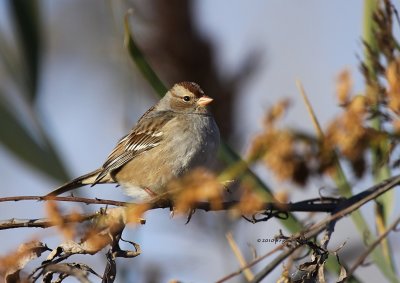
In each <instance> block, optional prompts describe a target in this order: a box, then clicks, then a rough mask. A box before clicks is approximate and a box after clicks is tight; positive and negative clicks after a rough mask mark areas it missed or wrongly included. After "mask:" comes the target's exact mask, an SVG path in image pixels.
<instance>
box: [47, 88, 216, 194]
mask: <svg viewBox="0 0 400 283" xmlns="http://www.w3.org/2000/svg"><path fill="white" fill-rule="evenodd" d="M211 101H213V99H212V98H210V97H209V96H206V95H205V94H204V92H203V90H202V89H201V88H200V86H199V85H197V84H196V83H193V82H181V83H177V84H175V85H174V86H173V87H172V88H171V89H170V90H169V91H168V92H167V93H166V94H165V96H164V97H163V98H162V99H161V100H160V101H159V102H158V103H157V104H156V105H154V106H153V107H151V108H150V109H149V110H147V111H146V112H145V113H144V114H143V116H142V117H141V118H140V119H139V120H138V122H137V124H136V125H135V126H134V127H133V128H132V130H131V131H130V132H129V133H128V134H127V135H126V136H125V137H123V138H122V139H121V140H120V141H119V142H118V143H117V145H116V146H115V148H114V150H113V151H111V153H110V154H109V155H108V157H107V159H106V161H105V162H104V164H103V165H102V166H101V167H100V168H98V169H96V170H94V171H93V172H90V173H88V174H85V175H83V176H80V177H78V178H76V179H74V180H72V181H70V182H68V183H66V184H64V185H62V186H60V187H58V188H57V189H55V190H54V191H52V192H51V193H49V194H47V195H46V196H44V198H49V197H52V196H57V195H60V194H62V193H65V192H68V191H71V190H74V189H76V188H79V187H82V186H85V185H90V186H94V185H96V184H105V183H116V184H118V185H120V186H121V187H122V188H123V189H124V192H125V194H126V195H128V196H130V197H132V198H133V200H134V201H137V202H147V201H149V200H151V199H152V198H154V197H156V196H158V195H160V194H162V193H164V192H165V191H166V186H167V184H168V182H169V181H171V180H172V179H175V178H179V177H180V176H182V175H184V174H185V173H187V172H188V171H190V170H192V169H193V168H196V167H208V168H209V167H210V166H211V165H212V163H214V161H215V157H216V153H217V150H218V147H219V142H220V134H219V129H218V126H217V124H216V123H215V120H214V118H213V116H212V114H211V113H210V111H209V110H208V109H207V105H208V104H209V103H210V102H211Z"/></svg>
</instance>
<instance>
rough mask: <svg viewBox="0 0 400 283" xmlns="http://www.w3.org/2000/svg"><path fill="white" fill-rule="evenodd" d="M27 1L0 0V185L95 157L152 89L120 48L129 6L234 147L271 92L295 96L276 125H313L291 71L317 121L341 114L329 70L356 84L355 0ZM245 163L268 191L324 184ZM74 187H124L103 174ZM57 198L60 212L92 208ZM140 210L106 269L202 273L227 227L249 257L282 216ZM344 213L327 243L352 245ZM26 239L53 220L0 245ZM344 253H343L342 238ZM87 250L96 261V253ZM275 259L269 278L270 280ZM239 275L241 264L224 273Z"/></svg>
mask: <svg viewBox="0 0 400 283" xmlns="http://www.w3.org/2000/svg"><path fill="white" fill-rule="evenodd" d="M28 3H29V4H27V1H26V2H25V1H19V0H10V1H1V2H0V51H1V59H0V60H1V61H0V141H1V143H0V157H1V158H0V176H1V180H2V185H1V187H0V192H1V196H16V195H43V194H46V193H48V192H49V191H51V190H52V189H53V188H55V187H57V186H58V185H60V184H61V183H63V182H64V181H66V180H68V179H70V178H72V177H76V176H79V175H81V174H83V173H87V172H88V171H90V170H93V169H95V168H97V167H98V166H100V165H101V164H102V163H103V162H104V160H105V158H106V156H107V155H108V153H109V152H110V151H111V150H112V148H113V147H114V145H115V144H116V142H117V141H118V140H119V138H121V137H122V136H123V135H124V134H125V133H126V132H127V131H129V129H130V128H131V127H132V125H133V124H134V123H135V122H136V121H137V119H138V118H139V117H140V116H141V115H142V114H143V113H144V111H145V110H147V109H148V108H149V107H150V106H152V105H153V104H154V103H155V102H156V101H157V100H158V97H157V96H156V94H155V93H154V91H153V90H152V88H151V87H150V86H149V85H148V83H147V82H146V81H145V80H144V79H143V78H142V76H141V75H140V73H139V72H138V71H137V69H136V67H135V65H134V64H133V63H132V61H131V59H130V57H129V54H128V53H127V51H126V50H125V49H124V48H123V19H124V15H125V13H126V11H127V9H129V8H133V10H134V14H133V17H132V19H131V27H132V29H133V32H134V35H135V39H136V41H137V43H138V44H139V46H140V47H141V48H142V50H143V52H144V53H145V54H146V56H147V58H148V59H149V62H150V63H151V65H152V66H153V68H154V69H155V71H156V72H157V73H158V75H159V76H160V77H161V79H162V80H163V82H164V83H165V84H166V85H167V86H168V87H170V86H172V85H173V84H174V83H175V82H179V81H184V80H189V81H194V82H197V83H199V84H200V85H201V86H202V88H203V89H204V91H205V92H206V94H207V95H209V96H211V97H213V98H215V103H213V109H212V110H213V113H214V114H215V116H216V118H217V122H218V124H219V127H220V130H221V133H222V135H223V137H224V139H225V140H226V141H227V142H228V143H229V144H230V145H231V146H232V147H233V148H234V149H235V150H236V151H237V152H238V153H240V154H241V155H245V154H246V152H247V149H248V147H249V144H250V142H251V139H252V138H253V137H254V135H255V134H256V133H257V132H258V131H259V130H260V129H261V127H262V119H263V117H264V113H265V111H266V110H267V109H268V107H269V106H271V105H272V104H274V103H275V102H276V101H278V100H279V99H281V98H285V97H287V98H290V99H291V101H292V102H293V103H292V107H291V108H290V113H289V115H288V116H287V117H286V119H285V122H286V123H287V125H289V126H290V127H291V128H300V129H302V130H307V131H309V132H310V133H313V128H312V125H311V123H310V119H309V117H308V113H307V111H306V108H305V106H304V104H303V102H302V100H301V98H300V95H299V93H298V91H297V89H296V85H295V80H296V79H299V80H300V81H301V82H302V83H303V84H304V86H305V88H306V91H307V93H308V95H309V99H310V100H311V102H312V104H313V106H314V107H315V111H316V114H317V117H318V118H319V120H320V122H321V123H322V124H323V125H324V124H326V123H327V121H329V120H330V119H332V118H333V117H334V116H335V115H337V114H338V113H339V108H338V107H336V104H337V102H336V99H335V86H336V78H337V75H338V74H339V72H340V71H342V70H343V69H348V70H350V71H351V73H352V76H353V79H354V89H355V90H356V92H357V91H362V89H361V86H362V85H363V84H362V83H363V82H362V78H361V75H360V74H359V72H358V68H359V63H360V59H359V57H361V56H362V50H363V45H362V39H361V38H362V15H363V1H361V0H358V1H346V0H337V1H329V2H328V1H317V0H309V1H277V0H276V1H261V0H254V1H251V3H250V2H248V1H239V0H234V1H233V0H223V1H222V0H221V1H212V0H202V1H193V0H192V1H176V0H174V1H161V0H152V1H135V0H131V1H129V0H113V1H111V0H103V1H95V0H87V1H78V0H57V1H51V0H42V1H29V2H28ZM395 4H396V5H397V4H398V2H395ZM254 169H255V171H256V172H257V173H258V174H259V176H260V177H261V179H262V180H264V181H265V182H266V183H267V184H269V185H270V186H271V187H273V188H274V190H280V189H284V190H286V191H288V192H289V195H290V200H291V201H296V200H301V199H304V198H306V197H316V196H318V189H319V188H320V187H322V186H333V185H332V184H330V183H328V184H327V183H326V182H325V181H326V180H319V181H318V180H315V181H313V183H310V184H309V185H308V186H307V190H299V189H298V188H296V187H295V186H293V185H292V184H282V183H279V182H277V181H276V180H275V179H274V178H273V176H271V175H270V174H268V172H266V170H265V169H264V168H261V167H257V166H255V168H254ZM357 189H362V187H360V188H356V190H355V191H356V192H357ZM79 194H80V195H84V196H87V197H99V198H109V199H115V200H125V201H127V200H128V199H127V198H126V197H125V196H124V195H123V194H122V191H121V190H120V189H119V188H115V187H114V186H108V185H103V186H96V187H94V188H85V189H81V190H79ZM62 207H63V208H64V209H65V212H68V211H71V210H72V209H75V210H79V211H89V210H93V209H96V207H88V206H79V205H76V204H62ZM0 215H1V216H2V217H1V218H2V219H8V218H13V217H15V218H40V217H44V216H45V212H44V211H43V204H42V203H36V202H21V203H0ZM298 216H299V218H301V219H307V218H308V217H309V215H307V214H299V215H298ZM146 219H147V223H146V225H144V226H140V227H132V228H128V229H126V231H125V233H124V237H125V238H126V239H129V240H132V241H135V242H137V243H138V244H140V245H141V247H142V251H143V253H142V254H141V255H140V256H139V257H137V258H134V259H129V260H123V259H120V260H118V262H117V264H118V267H119V271H118V275H117V282H133V281H135V282H167V281H168V280H171V279H179V280H182V281H183V282H213V281H215V280H217V279H219V278H221V277H223V276H224V275H226V274H228V273H230V272H232V271H235V270H236V269H237V268H238V267H239V264H238V263H237V260H236V259H235V257H234V255H233V252H232V250H231V249H230V248H229V245H228V242H227V241H226V238H225V233H226V232H228V231H232V233H233V237H234V239H235V240H236V241H237V242H238V244H239V246H240V248H241V250H242V252H243V253H244V255H245V256H246V258H247V259H251V257H252V252H253V250H256V251H257V254H258V255H262V254H264V253H266V252H267V251H269V250H271V249H273V248H274V244H273V243H258V242H257V239H258V238H273V237H274V235H276V234H277V233H278V232H279V229H281V228H282V225H281V224H280V223H279V222H278V221H275V220H271V221H268V222H267V223H260V224H256V225H253V224H250V223H248V222H245V221H244V220H241V219H238V220H234V219H231V218H230V217H229V216H228V215H226V214H225V213H223V212H219V213H214V212H208V213H203V212H200V211H199V212H196V214H195V215H194V217H193V220H192V221H191V222H190V223H189V224H187V225H185V221H186V219H185V218H182V217H176V218H173V219H171V218H170V217H169V211H168V210H167V209H165V210H154V211H149V212H148V213H147V214H146ZM350 223H351V222H350V220H348V219H345V220H343V221H341V222H339V223H338V225H337V226H336V233H335V237H334V238H333V240H332V243H331V247H332V249H335V247H337V246H339V245H340V244H341V243H343V241H347V245H349V246H351V247H352V249H356V250H358V252H359V251H360V250H359V249H360V248H361V247H362V243H361V240H360V238H359V237H358V235H357V234H356V233H355V232H354V231H353V233H352V231H351V228H350V227H352V224H350ZM341 231H342V232H343V231H346V233H341ZM352 236H354V238H352ZM33 238H40V239H43V238H44V240H45V242H46V243H48V245H49V246H50V247H55V245H57V243H59V241H60V240H61V239H60V238H59V236H57V233H56V232H55V231H53V230H45V231H44V230H35V229H25V230H23V229H19V230H14V231H13V230H7V231H2V232H1V233H0V241H1V243H2V245H1V246H0V254H1V255H4V254H6V253H8V252H10V251H12V250H13V249H15V248H16V247H17V246H18V245H19V244H20V243H22V242H23V241H27V240H30V239H33ZM393 241H394V244H393V246H394V247H395V248H396V251H395V252H394V254H396V253H397V254H400V248H399V247H400V240H399V239H393ZM396 241H397V242H396ZM346 253H348V254H346ZM342 256H343V257H344V258H345V259H346V260H347V261H348V262H351V261H352V258H351V249H347V250H346V251H345V252H344V254H343V255H342ZM84 260H86V261H87V262H88V263H89V264H91V265H92V266H93V267H94V269H95V270H96V271H97V272H98V273H100V274H102V272H103V269H104V264H105V261H104V260H105V258H104V257H101V256H93V257H90V256H87V257H85V258H84ZM267 262H268V260H267V261H265V262H263V263H262V264H260V265H258V266H257V267H256V268H255V271H257V270H258V269H260V268H262V266H263V265H264V264H266V263H267ZM280 270H281V269H280V268H278V269H277V272H276V274H274V275H273V276H272V277H269V278H275V279H277V278H278V277H279V275H280V274H279V271H280ZM359 270H361V271H362V272H359V273H356V274H357V275H358V276H359V277H360V278H361V279H366V278H368V279H367V280H366V281H365V282H373V281H374V282H378V280H383V279H382V276H381V275H380V273H379V272H376V270H375V269H374V267H373V266H371V267H368V268H362V269H359ZM243 280H244V279H243V278H242V277H241V276H238V277H237V278H235V279H234V280H232V281H231V282H242V281H243ZM267 281H268V280H267ZM267 281H266V282H267Z"/></svg>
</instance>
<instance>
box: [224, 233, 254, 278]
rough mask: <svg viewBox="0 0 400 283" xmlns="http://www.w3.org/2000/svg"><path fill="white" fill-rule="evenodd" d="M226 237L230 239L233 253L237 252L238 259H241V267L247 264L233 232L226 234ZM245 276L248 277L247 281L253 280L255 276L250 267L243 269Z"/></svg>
mask: <svg viewBox="0 0 400 283" xmlns="http://www.w3.org/2000/svg"><path fill="white" fill-rule="evenodd" d="M226 239H227V240H228V243H229V246H230V247H231V249H232V251H233V253H234V254H235V256H236V258H237V260H238V261H239V264H240V266H241V267H243V266H246V265H247V263H246V260H245V259H244V257H243V254H242V253H241V251H240V249H239V247H238V245H237V244H236V242H235V240H234V239H233V236H232V233H230V232H229V233H227V234H226ZM243 274H244V277H246V279H247V281H251V280H253V278H254V274H253V272H251V270H250V269H249V268H246V269H245V270H243Z"/></svg>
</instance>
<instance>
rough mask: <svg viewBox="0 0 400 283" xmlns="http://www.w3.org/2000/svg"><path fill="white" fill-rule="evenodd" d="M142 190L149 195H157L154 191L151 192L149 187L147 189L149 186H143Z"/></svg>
mask: <svg viewBox="0 0 400 283" xmlns="http://www.w3.org/2000/svg"><path fill="white" fill-rule="evenodd" d="M143 190H144V191H145V192H146V193H148V194H149V195H150V196H151V197H153V198H154V197H156V196H158V194H156V193H155V192H153V191H152V190H151V189H149V188H143Z"/></svg>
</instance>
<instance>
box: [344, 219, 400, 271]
mask: <svg viewBox="0 0 400 283" xmlns="http://www.w3.org/2000/svg"><path fill="white" fill-rule="evenodd" d="M399 224H400V217H398V218H397V219H396V220H395V221H394V222H393V223H392V224H391V225H390V226H389V227H388V228H387V229H386V230H385V232H384V233H383V234H381V235H380V236H379V237H378V238H377V239H376V240H375V241H374V242H373V243H372V244H371V245H370V246H369V247H368V249H367V250H366V251H365V252H364V253H363V254H362V255H361V256H360V257H359V258H358V259H357V260H356V262H355V263H354V265H353V266H352V267H351V268H350V270H349V272H348V276H351V275H352V274H353V273H354V271H355V270H356V269H357V267H359V266H360V265H361V264H362V263H363V262H364V261H365V259H366V258H367V257H368V255H369V254H371V252H372V251H373V250H374V249H375V248H376V247H377V246H378V245H379V244H380V243H381V242H382V241H383V240H384V239H386V238H387V236H388V235H389V233H390V232H391V231H393V230H395V229H396V227H397V226H398V225H399Z"/></svg>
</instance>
